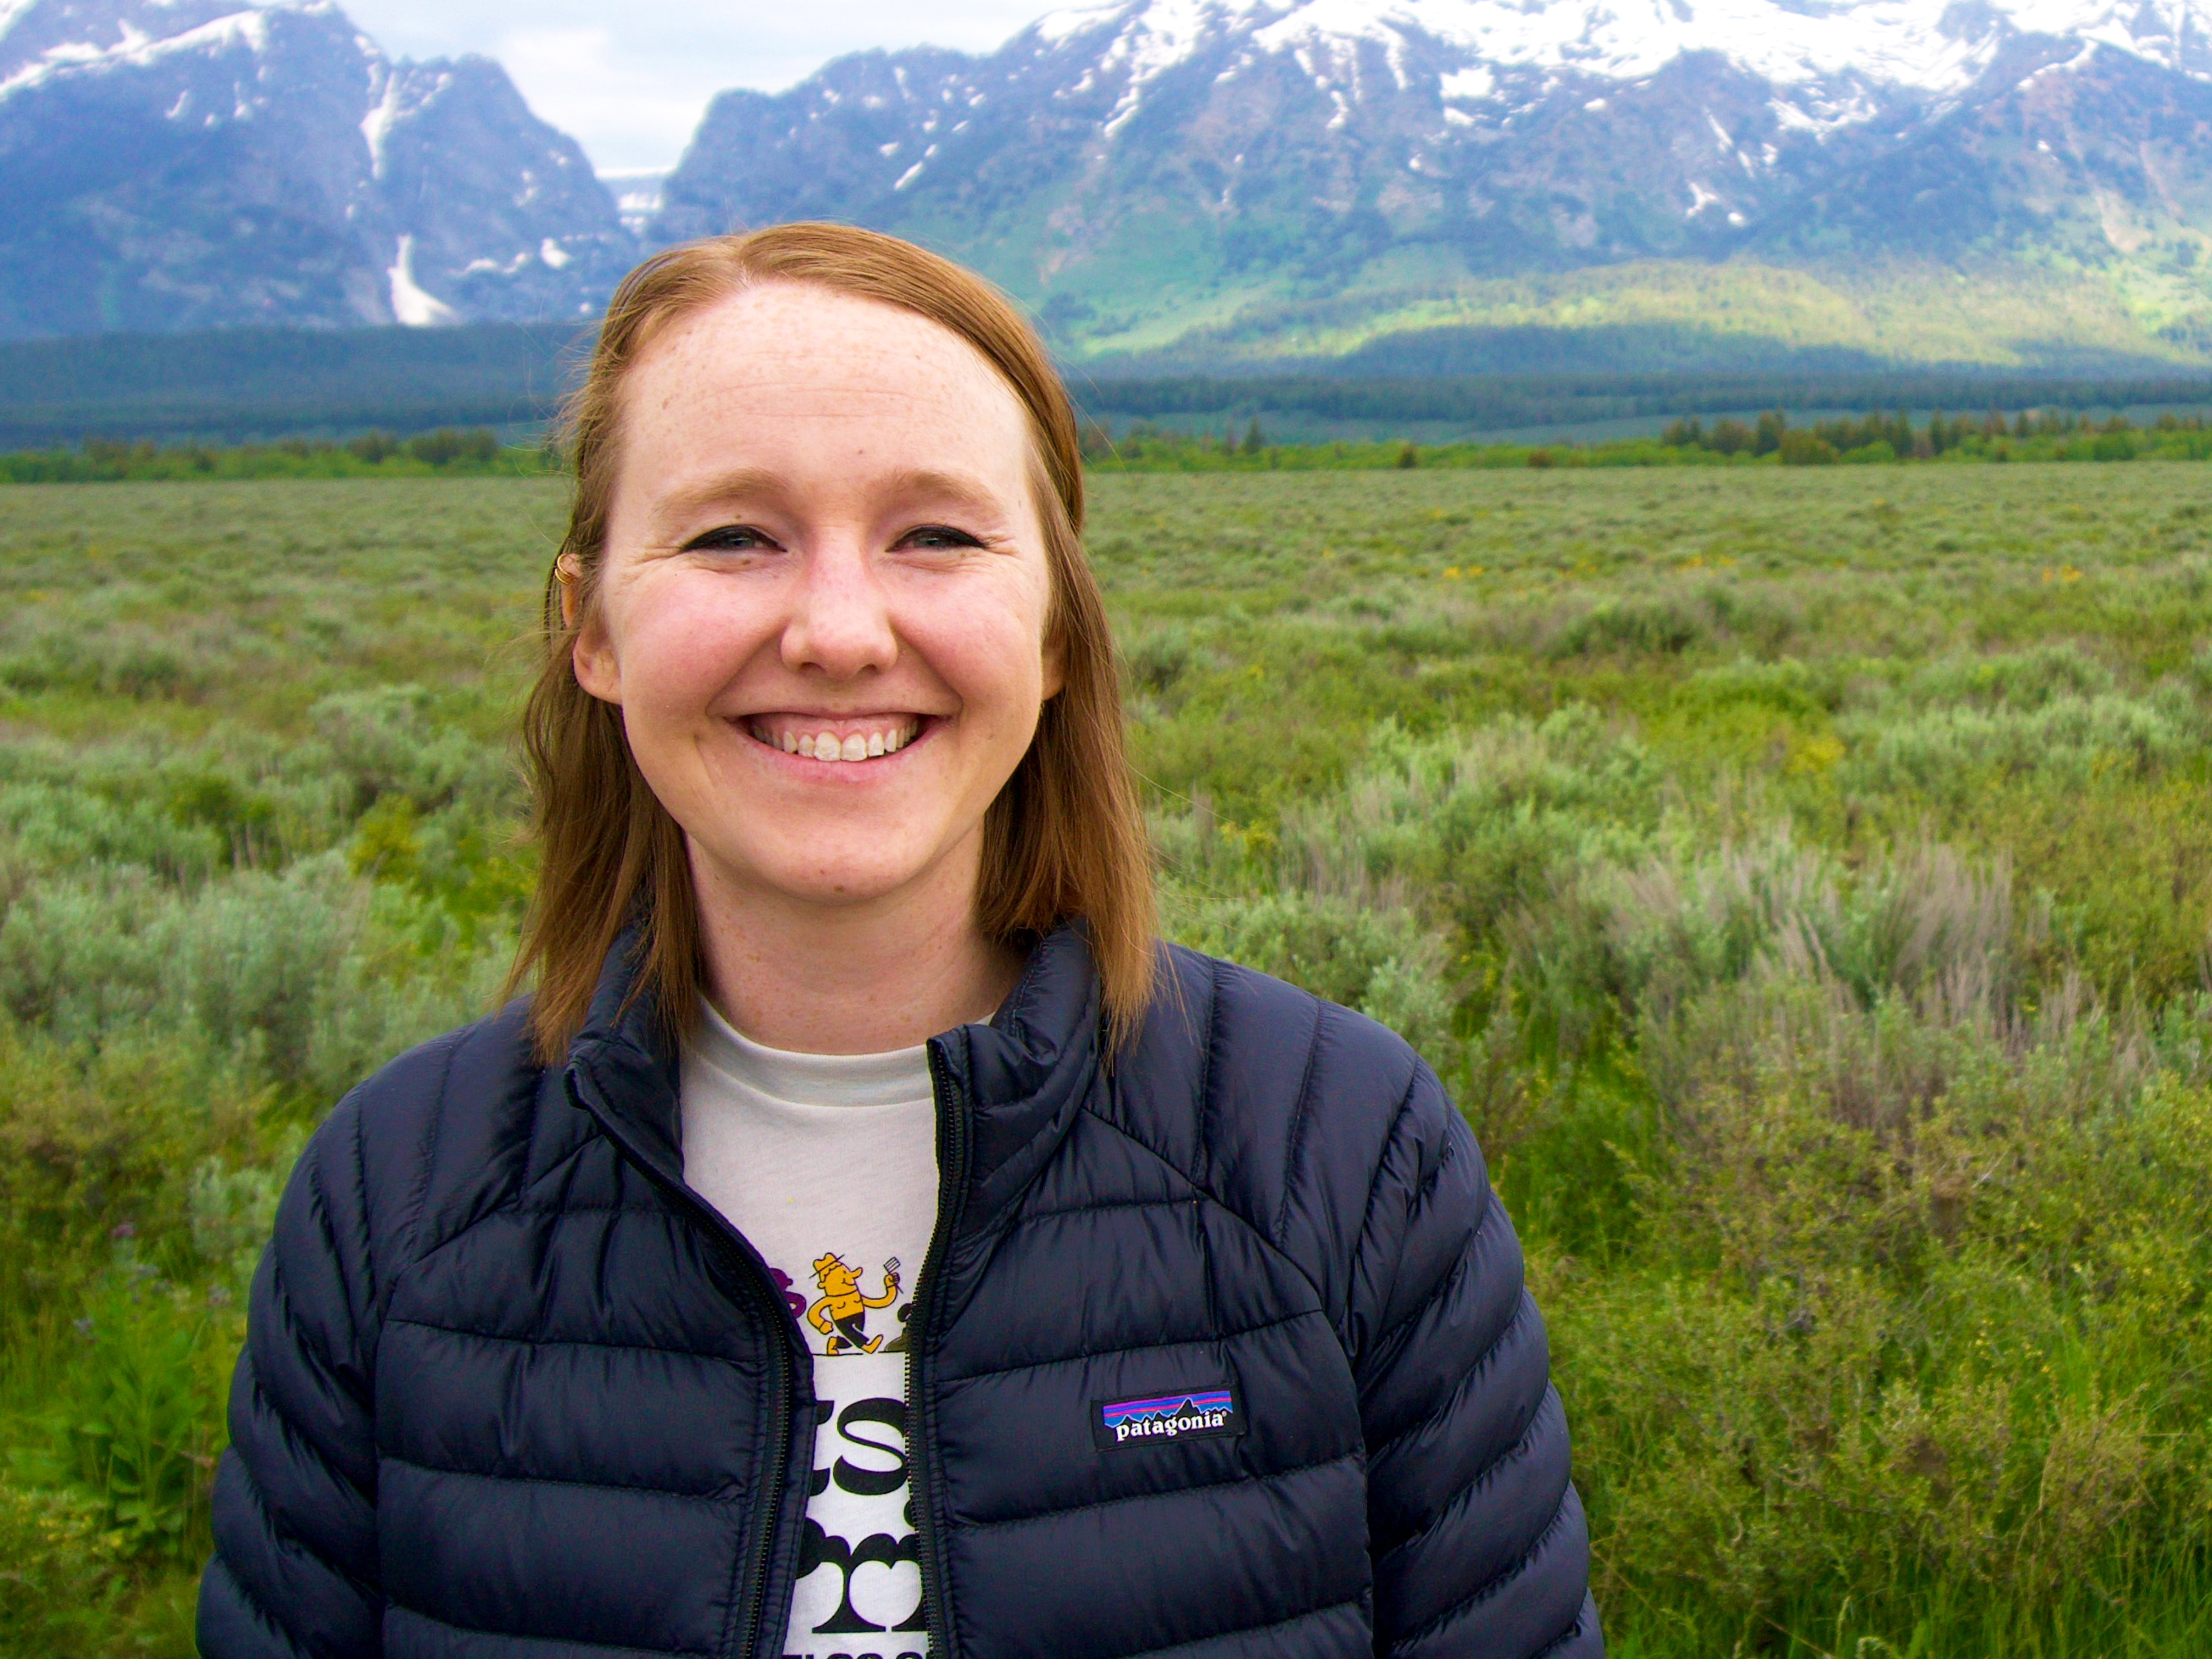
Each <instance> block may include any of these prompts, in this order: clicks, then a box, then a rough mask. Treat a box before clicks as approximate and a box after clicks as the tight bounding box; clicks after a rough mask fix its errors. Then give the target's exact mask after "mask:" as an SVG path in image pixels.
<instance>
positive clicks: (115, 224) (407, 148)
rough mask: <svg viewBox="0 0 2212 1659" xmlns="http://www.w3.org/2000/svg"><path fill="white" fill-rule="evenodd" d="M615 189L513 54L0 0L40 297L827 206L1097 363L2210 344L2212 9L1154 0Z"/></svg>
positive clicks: (612, 240) (128, 315)
mask: <svg viewBox="0 0 2212 1659" xmlns="http://www.w3.org/2000/svg"><path fill="white" fill-rule="evenodd" d="M118 115H121V116H124V117H125V118H118ZM311 130H312V134H313V136H312V138H311V137H310V136H309V135H310V131H311ZM295 132H296V133H297V135H298V136H297V137H291V136H288V135H291V134H293V133H295ZM156 176H158V177H159V178H161V179H162V180H163V181H164V182H163V184H162V185H161V187H159V188H156V187H155V186H154V185H153V184H152V180H153V179H154V178H155V177H156ZM171 179H174V180H175V184H174V185H171V184H169V183H168V182H167V181H169V180H171ZM623 194H624V200H623V207H622V214H621V216H620V217H617V209H616V205H615V204H614V202H613V200H612V198H611V197H609V196H608V194H607V192H606V191H605V189H604V188H603V187H601V185H599V181H597V180H594V179H591V178H590V177H589V174H588V170H587V169H586V168H585V167H583V163H582V159H581V156H580V153H579V152H577V151H576V150H575V148H574V145H573V144H571V143H568V141H567V140H565V139H564V138H562V137H561V135H559V134H558V133H556V132H554V131H552V130H551V129H550V128H547V127H545V126H544V125H543V124H541V123H538V122H537V121H535V119H534V118H532V117H531V116H530V114H529V112H528V111H527V110H526V108H525V107H524V106H523V105H522V103H521V100H520V98H519V97H517V96H516V95H515V94H514V92H513V88H512V87H511V86H510V85H508V83H507V81H506V78H505V76H504V75H503V74H501V71H500V70H498V69H497V68H496V67H495V65H492V64H489V63H485V62H483V60H461V61H460V62H458V63H453V64H392V63H390V62H387V61H386V59H384V58H383V57H382V56H381V55H380V53H379V52H377V51H376V49H375V47H374V46H373V45H371V44H370V43H369V42H368V41H367V40H363V39H362V38H361V37H360V36H359V35H358V34H357V33H355V32H354V31H353V30H352V29H351V27H350V26H349V25H348V24H347V23H346V22H345V21H344V19H343V16H342V15H341V14H339V13H338V12H337V10H336V9H335V8H334V7H333V6H332V5H331V4H330V3H328V0H307V3H301V0H281V3H277V4H273V5H270V6H267V7H264V8H261V9H249V10H241V9H239V7H238V5H237V4H236V3H235V0H0V204H5V207H6V210H7V213H6V222H5V223H4V224H0V330H4V331H10V332H26V331H51V330H56V329H68V328H76V327H85V326H101V325H116V324H117V323H118V322H129V321H131V320H133V319H141V318H143V319H148V320H147V323H146V325H153V326H174V325H183V324H186V323H189V322H191V321H194V320H200V319H228V320H239V319H246V318H252V317H266V318H270V319H276V318H278V317H311V318H313V319H317V320H328V321H339V320H347V319H384V318H386V317H390V318H393V319H398V320H401V321H409V322H426V321H435V320H441V319H445V318H447V317H455V318H468V317H483V316H500V317H513V316H522V315H557V314H568V315H574V314H577V313H579V312H581V311H586V310H588V309H589V308H590V307H592V306H593V305H595V304H596V303H597V302H598V301H599V300H601V299H602V298H603V297H604V295H605V291H606V287H607V285H608V283H610V281H611V277H612V276H613V275H614V274H616V273H617V271H618V270H619V269H620V268H621V266H622V264H623V262H624V261H625V260H626V259H627V258H634V257H635V255H636V254H637V253H638V252H641V251H642V250H643V249H645V248H647V247H650V246H654V245H658V244H660V243H665V242H667V241H671V240H678V239H680V238H683V237H686V236H690V235H695V234H701V233H702V232H705V231H708V230H714V229H720V228H726V227H729V226H732V225H737V224H750V223H760V222H769V221H772V220H775V219H781V218H788V217H793V216H817V215H819V216H834V217H838V218H844V219H851V220H855V221H859V222H864V223H869V224H874V225H878V226H881V227H882V228H887V229H891V230H895V231H899V232H902V233H905V234H913V235H915V236H918V237H921V238H922V239H924V240H927V241H929V242H931V243H932V244H933V245H935V246H941V247H944V248H946V249H947V250H948V251H951V252H956V253H958V254H960V255H962V256H963V257H965V258H969V259H970V260H972V261H974V262H975V263H977V264H981V266H982V267H983V268H985V269H986V270H989V271H990V272H992V274H994V276H997V277H998V278H999V279H1000V281H1001V282H1003V283H1006V285H1007V286H1008V287H1009V288H1011V289H1013V290H1014V291H1015V292H1016V293H1017V294H1018V295H1020V296H1021V297H1022V298H1023V299H1024V300H1025V301H1029V302H1030V304H1032V305H1033V306H1035V307H1037V308H1038V310H1039V312H1040V313H1041V314H1042V316H1043V317H1044V319H1046V321H1047V323H1048V325H1049V326H1050V327H1051V328H1052V329H1053V331H1054V333H1055V334H1056V335H1057V336H1058V337H1059V338H1060V341H1061V343H1063V345H1065V346H1066V347H1067V348H1068V349H1071V350H1075V351H1083V350H1091V351H1101V350H1107V351H1111V350H1121V351H1137V352H1143V351H1146V350H1155V349H1176V350H1183V351H1186V352H1188V351H1199V352H1200V353H1201V355H1204V354H1211V355H1212V356H1216V357H1229V358H1234V357H1237V356H1267V355H1280V354H1282V353H1284V352H1297V351H1322V352H1328V351H1344V350H1349V349H1364V350H1367V351H1369V352H1370V354H1371V353H1375V352H1378V351H1380V352H1383V354H1384V355H1385V356H1387V355H1388V349H1389V340H1390V339H1391V338H1397V337H1403V336H1404V335H1405V334H1406V332H1407V331H1417V332H1418V331H1430V332H1427V333H1421V334H1420V337H1421V338H1423V339H1425V340H1431V341H1434V340H1436V339H1440V338H1442V337H1439V336H1435V335H1434V334H1433V332H1432V331H1434V330H1436V329H1438V328H1444V329H1458V330H1461V331H1468V330H1473V331H1475V332H1476V333H1477V334H1480V335H1483V337H1490V336H1492V335H1496V334H1498V332H1499V331H1505V332H1508V333H1510V332H1511V331H1515V330H1521V331H1527V330H1529V329H1537V330H1551V331H1555V332H1556V331H1565V332H1568V333H1572V332H1574V331H1577V330H1581V331H1585V332H1588V331H1593V330H1595V331H1605V330H1613V331H1621V330H1628V331H1635V330H1638V329H1642V330H1645V331H1650V330H1654V329H1657V330H1661V331H1665V330H1673V331H1674V333H1675V334H1676V335H1684V331H1687V333H1686V336H1685V337H1694V338H1696V339H1712V338H1723V337H1725V338H1729V339H1741V340H1765V341H1769V342H1771V343H1778V344H1780V345H1784V346H1789V347H1793V348H1796V347H1804V346H1808V345H1809V346H1816V347H1832V348H1842V349H1852V350H1863V351H1866V352H1869V353H1871V354H1873V355H1877V356H1880V355H1904V356H1952V357H1973V356H1980V357H1984V358H1993V359H2003V358H2006V357H2008V356H2009V357H2011V358H2013V359H2015V360H2021V359H2027V358H2038V359H2042V360H2046V361H2048V360H2052V359H2055V358H2063V357H2067V356H2069V355H2071V356H2077V357H2078V356H2085V355H2086V356H2106V357H2110V356H2165V357H2167V358H2188V359H2200V358H2207V357H2212V259H2208V258H2204V257H2203V256H2204V255H2206V254H2207V253H2212V0H2143V3H2136V4H2127V3H2112V0H1548V3H1547V0H1126V3H1121V4H1115V5H1108V6H1101V7H1094V8H1089V9H1076V10H1066V11H1059V12H1054V13H1051V14H1049V15H1046V16H1043V17H1042V18H1040V19H1039V20H1038V21H1036V23H1035V24H1033V25H1031V26H1030V27H1028V28H1026V29H1024V30H1023V31H1022V32H1021V33H1018V34H1017V35H1016V36H1014V37H1013V38H1012V40H1009V41H1007V42H1006V45H1005V46H1002V47H1001V48H1000V49H999V50H998V51H997V52H991V53H987V54H982V55H968V54H963V53H957V52H946V51H941V50H936V49H930V48H921V49H916V50H913V51H907V52H866V53H860V54H857V55H854V56H852V57H848V58H841V59H839V60H837V61H836V62H834V63H831V64H828V65H826V66H825V67H824V68H823V70H820V71H819V72H818V73H817V74H816V75H814V76H811V77H810V78H809V79H807V80H806V81H805V82H802V83H800V84H799V85H798V86H796V87H794V88H792V89H791V90H789V91H787V92H784V93H781V94H763V93H757V92H749V91H734V92H730V93H726V94H723V95H722V96H721V97H720V98H719V99H717V100H715V101H714V104H713V106H711V107H710V108H709V110H708V112H707V114H706V117H705V118H704V119H703V120H702V123H701V125H700V127H699V129H698V131H697V132H696V135H695V136H694V137H693V140H692V142H691V143H690V147H689V149H687V151H686V152H685V154H684V157H683V159H682V161H681V162H680V164H679V165H678V167H676V169H675V170H674V172H673V173H671V174H670V175H669V176H668V177H667V179H665V181H662V182H660V183H659V187H658V189H657V191H651V190H647V191H630V190H628V189H625V191H624V192H623ZM64 252H66V258H67V260H68V261H69V262H70V263H68V264H67V267H66V268H67V269H68V270H70V272H71V275H70V277H69V278H68V279H67V281H66V282H65V283H64V284H63V285H62V287H63V289H64V292H63V293H61V294H58V295H56V294H54V293H53V292H52V290H53V289H54V287H55V285H54V284H53V283H52V282H51V279H50V278H41V277H40V276H39V274H38V273H39V270H40V265H41V262H44V261H51V260H54V259H58V258H63V257H64ZM218 270H220V271H225V272H228V273H229V274H228V276H222V277H221V278H217V277H216V276H214V275H213V274H212V273H215V272H216V271H218ZM195 272H205V273H209V274H208V275H207V276H195V275H194V273H195ZM303 272H305V273H308V274H307V275H302V273H303ZM78 273H82V274H81V275H80V274H78ZM64 313H66V314H64ZM1486 331H1487V332H1486ZM1424 349H1425V348H1424ZM1409 361H1425V359H1421V358H1418V357H1417V358H1414V359H1411V360H1409Z"/></svg>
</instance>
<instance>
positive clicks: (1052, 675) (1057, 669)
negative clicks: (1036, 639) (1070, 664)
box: [1042, 628, 1067, 702]
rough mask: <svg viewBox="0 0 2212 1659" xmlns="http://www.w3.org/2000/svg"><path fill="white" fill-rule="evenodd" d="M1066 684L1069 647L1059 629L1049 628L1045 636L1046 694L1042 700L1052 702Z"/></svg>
mask: <svg viewBox="0 0 2212 1659" xmlns="http://www.w3.org/2000/svg"><path fill="white" fill-rule="evenodd" d="M1066 684H1067V647H1066V645H1065V644H1064V643H1063V642H1062V641H1061V640H1060V630H1059V629H1056V628H1052V629H1046V630H1045V636H1044V696H1043V698H1042V701H1043V702H1051V701H1052V700H1053V699H1054V697H1056V696H1059V695H1060V688H1061V687H1062V686H1064V685H1066Z"/></svg>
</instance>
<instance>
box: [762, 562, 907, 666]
mask: <svg viewBox="0 0 2212 1659" xmlns="http://www.w3.org/2000/svg"><path fill="white" fill-rule="evenodd" d="M897 655H898V636H897V635H896V631H895V630H894V629H892V627H891V619H890V605H889V604H888V601H887V597H886V595H885V594H884V586H883V583H882V581H881V580H880V579H879V578H878V574H877V572H876V571H875V569H874V568H873V563H872V561H871V560H870V559H869V557H868V556H867V554H866V550H865V549H864V548H860V547H857V546H832V547H820V548H817V549H815V550H813V551H812V552H811V553H810V554H809V555H808V556H807V557H806V559H805V562H804V563H803V564H802V566H801V568H800V572H799V583H798V589H797V592H794V593H793V596H792V606H791V615H790V617H789V619H788V620H787V622H786V623H785V625H784V630H783V661H784V666H785V667H787V668H790V669H793V670H799V669H806V668H812V669H817V670H819V671H822V672H823V673H826V674H829V676H831V677H832V678H836V679H851V678H854V676H856V675H859V674H861V673H865V672H866V671H867V670H869V669H871V668H874V669H885V668H889V667H890V665H891V663H892V660H893V659H895V658H896V656H897Z"/></svg>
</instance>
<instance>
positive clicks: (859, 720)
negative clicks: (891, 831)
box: [745, 714, 927, 762]
mask: <svg viewBox="0 0 2212 1659" xmlns="http://www.w3.org/2000/svg"><path fill="white" fill-rule="evenodd" d="M926 719H927V717H926V716H924V715H921V714H863V715H860V716H857V717H851V718H845V719H839V720H825V719H823V717H821V716H820V715H818V714H756V715H754V716H753V717H752V718H751V719H750V720H747V721H746V722H745V730H746V731H747V732H750V733H751V734H752V736H753V738H754V739H755V740H756V741H757V742H760V743H764V744H767V745H768V746H769V748H771V749H781V750H783V752H784V753H785V754H787V755H796V756H798V757H799V758H800V759H801V760H817V761H837V762H846V761H865V760H876V759H879V758H881V757H883V756H885V755H896V753H898V751H899V750H902V749H903V748H905V747H906V746H907V745H908V744H910V743H912V742H913V741H914V740H915V738H917V737H919V736H921V729H922V726H923V724H924V722H925V720H926Z"/></svg>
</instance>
